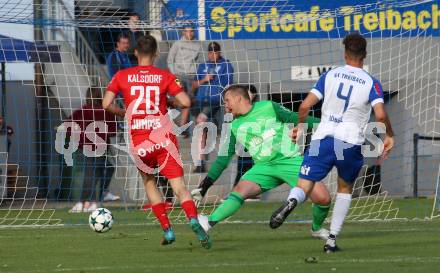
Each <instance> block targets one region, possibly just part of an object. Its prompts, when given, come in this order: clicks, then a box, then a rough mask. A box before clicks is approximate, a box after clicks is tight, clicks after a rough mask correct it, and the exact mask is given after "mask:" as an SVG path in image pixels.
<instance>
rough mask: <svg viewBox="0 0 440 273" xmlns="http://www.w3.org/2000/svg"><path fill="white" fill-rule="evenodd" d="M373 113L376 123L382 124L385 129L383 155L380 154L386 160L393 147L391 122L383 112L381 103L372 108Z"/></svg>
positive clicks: (383, 107)
mask: <svg viewBox="0 0 440 273" xmlns="http://www.w3.org/2000/svg"><path fill="white" fill-rule="evenodd" d="M373 111H374V116H375V118H376V121H377V122H381V123H383V124H384V125H385V128H386V135H385V138H384V140H383V144H384V148H383V153H382V157H383V158H384V159H386V158H387V156H388V154H389V152H390V151H391V149H392V148H393V146H394V132H393V128H392V127H391V122H390V119H389V117H388V114H387V112H386V111H385V106H384V104H383V103H376V104H375V105H374V106H373Z"/></svg>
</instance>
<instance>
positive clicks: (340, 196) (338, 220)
mask: <svg viewBox="0 0 440 273" xmlns="http://www.w3.org/2000/svg"><path fill="white" fill-rule="evenodd" d="M352 191H353V185H352V184H351V183H347V182H346V181H345V180H344V179H343V178H341V177H338V193H337V194H336V201H335V206H334V208H333V215H332V220H331V223H330V234H329V237H328V239H327V241H326V243H325V245H324V251H325V252H327V253H331V252H335V251H338V250H339V248H338V246H337V245H336V237H337V236H338V235H339V232H340V231H341V229H342V225H343V223H344V220H345V217H346V216H347V214H348V210H349V209H350V204H351V193H352Z"/></svg>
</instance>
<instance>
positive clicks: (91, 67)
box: [47, 0, 110, 86]
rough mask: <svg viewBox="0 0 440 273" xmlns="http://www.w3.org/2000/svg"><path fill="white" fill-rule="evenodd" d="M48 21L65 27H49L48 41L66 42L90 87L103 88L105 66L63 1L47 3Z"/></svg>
mask: <svg viewBox="0 0 440 273" xmlns="http://www.w3.org/2000/svg"><path fill="white" fill-rule="evenodd" d="M47 8H48V12H47V14H48V17H49V18H48V19H50V20H51V21H55V20H56V21H58V22H64V25H67V26H68V27H65V26H56V25H53V26H51V27H50V33H51V35H49V37H48V38H49V39H52V40H55V41H62V42H66V43H65V44H66V45H67V46H68V47H69V50H70V52H72V53H74V55H75V57H76V58H77V61H79V63H80V64H81V66H82V67H83V69H84V71H85V73H87V75H88V76H89V81H90V84H91V85H94V86H105V85H106V84H107V83H108V81H109V80H110V79H109V76H108V74H107V71H106V69H105V65H102V64H101V63H100V61H99V59H98V57H97V56H96V53H95V51H94V50H93V49H92V47H91V46H90V44H89V42H88V40H87V38H86V37H85V36H84V34H83V33H82V32H81V31H80V29H79V28H78V27H77V26H75V18H74V14H72V12H71V11H69V9H68V8H67V7H66V4H65V3H64V1H63V0H50V1H49V2H48V6H47Z"/></svg>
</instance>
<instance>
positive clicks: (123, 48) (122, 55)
mask: <svg viewBox="0 0 440 273" xmlns="http://www.w3.org/2000/svg"><path fill="white" fill-rule="evenodd" d="M129 48H130V36H129V35H128V34H127V33H120V34H119V35H118V38H117V40H116V49H115V50H113V51H112V52H111V53H110V54H109V55H108V56H107V61H106V63H107V68H108V74H109V76H110V78H113V75H115V74H116V72H118V71H119V70H121V69H125V68H129V67H131V62H130V58H129V56H128V49H129Z"/></svg>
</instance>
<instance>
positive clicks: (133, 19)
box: [128, 12, 145, 66]
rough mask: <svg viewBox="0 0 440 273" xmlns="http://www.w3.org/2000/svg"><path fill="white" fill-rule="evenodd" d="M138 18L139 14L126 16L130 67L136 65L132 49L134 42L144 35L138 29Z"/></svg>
mask: <svg viewBox="0 0 440 273" xmlns="http://www.w3.org/2000/svg"><path fill="white" fill-rule="evenodd" d="M139 22H140V16H139V14H137V13H135V12H133V13H131V14H130V15H129V16H128V28H129V30H128V35H129V38H130V48H129V51H128V56H129V58H130V63H131V65H132V66H136V65H137V58H136V56H135V55H134V48H135V46H136V40H137V38H139V36H142V35H145V32H144V31H142V29H141V28H140V24H139Z"/></svg>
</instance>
